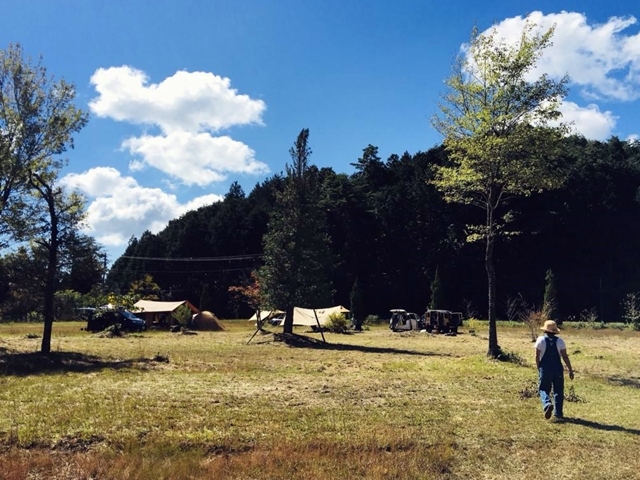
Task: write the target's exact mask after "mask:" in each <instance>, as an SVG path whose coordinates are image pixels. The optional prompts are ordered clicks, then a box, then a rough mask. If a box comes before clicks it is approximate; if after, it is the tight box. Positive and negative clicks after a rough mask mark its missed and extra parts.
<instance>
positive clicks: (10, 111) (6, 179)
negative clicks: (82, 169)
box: [0, 44, 88, 246]
mask: <svg viewBox="0 0 640 480" xmlns="http://www.w3.org/2000/svg"><path fill="white" fill-rule="evenodd" d="M74 99H75V87H74V86H73V85H72V84H70V83H67V82H65V81H64V80H59V81H54V79H53V78H52V77H49V76H48V74H47V70H46V69H45V67H43V66H42V65H41V60H38V62H33V61H32V60H31V59H30V58H25V57H24V54H23V51H22V47H21V46H20V45H17V44H16V45H9V47H8V48H7V49H6V50H0V246H2V245H3V244H6V240H7V239H8V238H9V237H8V236H9V235H11V234H15V233H16V231H17V233H18V234H19V235H25V227H28V226H30V225H31V222H25V221H24V215H23V213H24V212H25V205H24V203H25V202H26V200H25V197H28V196H29V195H30V193H33V190H32V189H31V187H32V185H30V180H32V179H33V174H39V175H41V176H44V175H46V173H45V172H48V171H49V172H50V171H57V170H58V168H57V166H54V167H53V168H52V164H53V163H54V162H55V161H56V158H57V156H59V155H61V154H62V153H64V152H65V151H66V150H67V149H68V148H72V147H73V135H74V134H75V133H77V132H78V131H80V130H81V129H82V128H83V127H84V125H85V124H86V122H87V118H88V117H87V113H86V112H84V111H83V110H81V109H79V108H77V107H76V106H75V105H74V103H73V102H74Z"/></svg>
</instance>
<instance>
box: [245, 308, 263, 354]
mask: <svg viewBox="0 0 640 480" xmlns="http://www.w3.org/2000/svg"><path fill="white" fill-rule="evenodd" d="M261 328H262V322H261V321H260V309H259V308H258V309H257V310H256V331H255V332H253V335H251V338H250V339H249V341H248V342H247V345H249V343H250V342H251V340H253V337H255V336H256V334H257V333H258V332H259V331H260V329H261Z"/></svg>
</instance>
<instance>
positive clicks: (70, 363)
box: [0, 349, 167, 376]
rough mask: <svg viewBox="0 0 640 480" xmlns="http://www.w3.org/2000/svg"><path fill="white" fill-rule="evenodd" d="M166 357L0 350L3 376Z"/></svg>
mask: <svg viewBox="0 0 640 480" xmlns="http://www.w3.org/2000/svg"><path fill="white" fill-rule="evenodd" d="M166 361H167V360H166V359H164V357H163V358H135V359H129V360H105V359H103V358H100V357H97V356H95V355H87V354H84V353H77V352H51V353H41V352H29V353H22V352H21V353H16V352H11V351H8V350H6V349H2V350H0V376H9V375H13V376H28V375H38V374H43V373H44V374H46V373H60V372H78V373H83V372H93V371H97V370H103V369H105V368H111V369H116V370H117V369H121V368H138V369H142V370H143V369H145V368H146V365H149V364H156V363H160V362H166Z"/></svg>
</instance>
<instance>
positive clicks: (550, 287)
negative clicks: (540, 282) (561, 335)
mask: <svg viewBox="0 0 640 480" xmlns="http://www.w3.org/2000/svg"><path fill="white" fill-rule="evenodd" d="M544 281H545V287H544V301H543V307H542V311H543V312H544V314H545V316H546V317H547V318H548V319H549V320H556V321H557V320H558V317H559V314H558V291H557V289H556V281H555V276H554V275H553V271H552V270H551V269H549V270H547V273H546V274H545V276H544Z"/></svg>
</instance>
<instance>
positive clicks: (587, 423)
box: [564, 417, 640, 435]
mask: <svg viewBox="0 0 640 480" xmlns="http://www.w3.org/2000/svg"><path fill="white" fill-rule="evenodd" d="M564 422H565V423H572V424H574V425H582V426H583V427H589V428H594V429H596V430H604V431H607V432H625V433H631V434H633V435H640V430H638V429H636V428H627V427H621V426H620V425H608V424H606V423H598V422H593V421H591V420H584V419H582V418H572V417H564Z"/></svg>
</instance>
